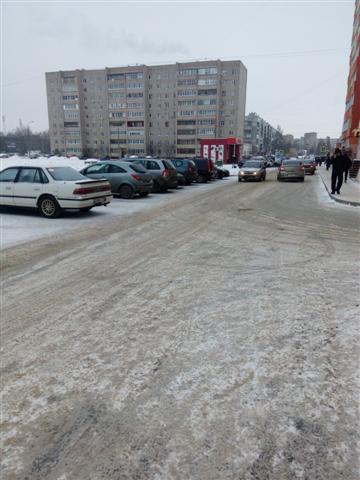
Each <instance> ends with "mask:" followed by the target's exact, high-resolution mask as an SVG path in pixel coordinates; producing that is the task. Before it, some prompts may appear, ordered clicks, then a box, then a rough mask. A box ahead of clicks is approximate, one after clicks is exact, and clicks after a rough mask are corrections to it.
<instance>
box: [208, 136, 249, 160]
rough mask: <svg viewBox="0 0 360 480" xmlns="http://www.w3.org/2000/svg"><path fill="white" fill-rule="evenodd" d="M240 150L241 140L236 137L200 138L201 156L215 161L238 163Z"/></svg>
mask: <svg viewBox="0 0 360 480" xmlns="http://www.w3.org/2000/svg"><path fill="white" fill-rule="evenodd" d="M240 150H241V140H240V139H239V138H236V137H228V138H211V139H208V138H204V139H201V140H200V156H201V157H202V158H207V159H208V160H213V161H214V162H223V163H224V164H229V163H238V162H239V160H240Z"/></svg>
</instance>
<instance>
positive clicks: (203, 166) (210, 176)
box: [191, 157, 217, 183]
mask: <svg viewBox="0 0 360 480" xmlns="http://www.w3.org/2000/svg"><path fill="white" fill-rule="evenodd" d="M191 160H192V161H193V162H194V163H195V165H196V168H197V171H198V178H197V181H198V182H200V183H206V182H208V181H209V180H214V179H216V178H217V170H216V167H215V163H214V162H213V161H211V160H208V159H206V158H199V157H194V158H192V159H191Z"/></svg>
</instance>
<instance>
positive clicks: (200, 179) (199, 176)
mask: <svg viewBox="0 0 360 480" xmlns="http://www.w3.org/2000/svg"><path fill="white" fill-rule="evenodd" d="M197 181H198V183H206V180H205V177H204V176H203V175H198V178H197Z"/></svg>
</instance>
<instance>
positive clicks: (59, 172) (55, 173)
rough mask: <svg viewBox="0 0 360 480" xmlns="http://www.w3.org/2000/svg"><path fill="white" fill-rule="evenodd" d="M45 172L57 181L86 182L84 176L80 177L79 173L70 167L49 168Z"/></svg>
mask: <svg viewBox="0 0 360 480" xmlns="http://www.w3.org/2000/svg"><path fill="white" fill-rule="evenodd" d="M46 170H47V171H48V172H49V173H50V175H51V176H52V178H53V179H54V180H57V181H75V180H86V177H84V175H81V173H79V172H77V171H76V170H75V169H74V168H71V167H49V168H47V169H46Z"/></svg>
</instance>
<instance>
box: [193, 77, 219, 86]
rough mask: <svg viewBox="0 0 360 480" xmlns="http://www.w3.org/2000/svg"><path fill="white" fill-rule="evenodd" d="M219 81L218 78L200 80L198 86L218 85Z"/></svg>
mask: <svg viewBox="0 0 360 480" xmlns="http://www.w3.org/2000/svg"><path fill="white" fill-rule="evenodd" d="M216 84H217V79H216V78H200V79H199V81H198V85H201V86H203V85H216Z"/></svg>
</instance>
